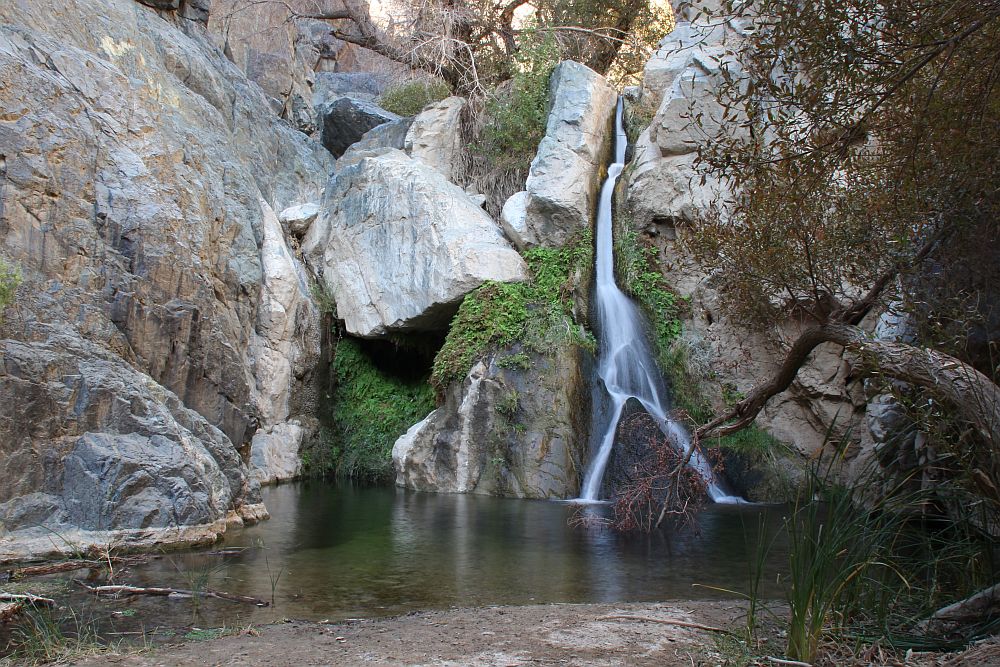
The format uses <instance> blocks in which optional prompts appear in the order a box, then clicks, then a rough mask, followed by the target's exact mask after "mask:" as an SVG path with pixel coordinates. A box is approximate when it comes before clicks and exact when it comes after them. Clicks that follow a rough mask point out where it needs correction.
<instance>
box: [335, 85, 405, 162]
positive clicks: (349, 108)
mask: <svg viewBox="0 0 1000 667" xmlns="http://www.w3.org/2000/svg"><path fill="white" fill-rule="evenodd" d="M317 114H318V116H319V120H318V123H319V127H320V140H321V141H322V143H323V145H324V146H326V148H327V150H328V151H330V153H332V154H333V156H334V157H340V156H341V155H343V154H344V151H346V150H347V149H348V147H349V146H350V145H351V144H353V143H354V142H356V141H358V140H359V139H361V137H362V136H364V134H365V132H367V131H368V130H370V129H372V128H374V127H377V126H379V125H382V124H383V123H390V122H392V121H394V120H399V116H397V115H396V114H394V113H390V112H388V111H386V110H385V109H383V108H382V107H380V106H378V105H376V104H374V103H372V102H366V101H364V100H359V99H354V98H351V97H339V98H337V99H335V100H333V101H331V102H327V103H325V104H323V105H322V106H320V107H319V108H318V110H317Z"/></svg>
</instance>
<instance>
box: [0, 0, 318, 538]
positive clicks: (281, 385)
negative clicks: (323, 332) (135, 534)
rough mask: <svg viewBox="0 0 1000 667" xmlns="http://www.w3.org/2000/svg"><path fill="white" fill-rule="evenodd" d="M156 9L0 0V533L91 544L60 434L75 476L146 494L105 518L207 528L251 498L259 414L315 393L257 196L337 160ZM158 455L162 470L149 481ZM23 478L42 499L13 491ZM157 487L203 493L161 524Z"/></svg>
mask: <svg viewBox="0 0 1000 667" xmlns="http://www.w3.org/2000/svg"><path fill="white" fill-rule="evenodd" d="M173 21H174V17H171V16H161V15H159V14H158V13H157V12H156V11H154V10H152V9H149V8H147V7H143V6H141V5H139V4H136V3H131V2H115V1H111V0H76V1H75V2H73V3H69V4H65V5H61V6H60V10H59V20H58V21H54V20H53V18H52V5H51V3H50V2H48V0H21V1H19V2H18V3H16V4H15V5H12V4H11V3H2V4H0V117H2V118H3V119H4V121H3V122H0V155H2V156H3V158H2V159H0V165H2V166H0V180H2V182H3V183H4V186H3V203H2V218H3V225H2V226H0V256H2V258H3V259H4V260H5V261H6V262H8V263H13V264H16V265H18V266H19V267H20V269H21V272H22V273H23V276H24V285H23V286H22V287H21V289H20V290H19V292H18V299H17V304H16V307H14V308H11V309H8V310H7V312H5V313H4V323H3V328H2V329H0V336H2V337H3V339H2V340H0V394H2V395H3V396H5V397H6V398H7V400H6V401H5V402H4V405H7V406H17V410H18V413H19V414H18V415H17V416H16V417H13V416H12V415H10V414H5V415H2V416H0V461H2V462H3V463H4V465H5V473H6V477H5V480H6V481H5V483H4V484H3V485H0V505H2V514H0V521H3V522H4V523H5V525H6V530H7V531H13V532H11V533H9V534H7V535H5V536H4V537H3V538H0V539H2V540H4V542H3V544H4V547H3V548H0V550H4V549H5V548H6V545H7V544H9V543H19V542H18V540H19V539H20V538H19V537H18V536H19V534H20V531H22V530H27V528H28V527H29V524H30V525H34V526H36V527H37V526H43V527H51V528H52V529H53V530H59V531H60V532H61V533H62V532H64V531H68V530H69V529H70V528H71V527H72V526H74V525H75V526H76V527H77V529H78V530H79V531H80V532H78V533H74V534H75V535H76V536H77V537H79V540H80V541H81V543H84V544H85V543H87V542H88V541H93V542H102V543H106V542H107V541H108V539H109V537H108V535H107V534H106V533H105V532H103V530H102V531H96V532H95V531H94V530H92V525H93V524H87V525H83V524H81V523H79V522H78V518H79V515H78V514H74V513H73V512H69V511H68V510H67V509H66V508H65V507H64V505H65V502H64V501H65V498H66V494H65V493H64V492H63V491H62V490H61V489H62V486H61V485H62V484H63V481H62V480H63V479H64V474H63V470H64V468H65V466H66V465H68V464H67V462H66V457H67V456H69V455H70V452H72V451H74V448H76V451H77V452H78V454H79V456H76V458H75V459H74V461H76V463H73V465H74V466H76V467H75V468H73V470H74V471H75V472H73V474H72V475H71V478H72V479H76V480H79V479H84V478H87V479H90V477H88V476H91V477H93V476H94V475H97V476H98V477H99V476H100V475H102V474H105V473H103V472H99V471H106V474H107V477H102V478H100V481H99V482H95V483H96V484H98V486H99V487H100V488H101V489H103V490H104V491H102V492H107V493H108V494H110V495H109V497H110V498H120V499H122V502H125V499H127V498H128V497H129V496H130V495H131V494H139V495H142V496H143V497H145V498H148V499H151V500H150V504H149V505H148V507H149V508H153V509H150V511H148V512H146V511H145V510H144V509H143V510H141V511H140V510H135V509H134V506H133V508H132V509H127V510H126V509H123V510H122V511H116V510H115V509H114V508H113V507H109V508H107V511H106V512H105V515H106V516H107V517H111V518H109V519H108V521H107V522H105V524H106V525H107V526H111V527H112V529H113V530H121V531H129V530H144V531H145V530H150V531H154V532H155V531H160V533H159V535H160V537H157V538H155V539H167V540H169V539H172V538H171V537H170V535H174V534H175V533H176V531H177V530H180V528H184V527H185V526H187V527H189V528H190V525H189V524H190V523H191V522H201V523H199V525H200V526H202V527H203V528H205V530H206V531H207V532H205V533H203V534H204V535H209V534H210V535H212V536H214V535H215V534H217V533H218V532H219V531H218V530H216V528H217V527H218V526H219V525H220V524H218V522H220V521H221V522H222V524H221V525H222V527H223V528H224V524H225V515H226V513H227V512H230V511H242V510H241V508H246V507H253V506H255V505H256V503H257V500H256V499H255V496H254V492H253V490H252V488H253V487H252V480H251V479H250V476H249V473H248V470H247V466H246V464H245V462H244V459H243V456H244V455H246V454H247V450H248V448H249V446H250V443H251V440H252V437H253V435H254V434H255V433H256V431H257V430H258V428H260V427H264V428H271V427H273V426H276V425H279V424H281V423H284V422H285V421H287V420H289V419H290V418H292V417H295V416H298V415H302V414H305V415H309V414H312V413H313V412H314V411H315V407H314V401H315V398H316V397H315V393H314V389H313V381H312V377H311V376H312V368H313V366H314V365H315V363H316V359H317V358H318V344H317V341H318V335H317V334H316V332H317V331H318V326H319V323H318V314H316V312H315V309H314V308H313V307H312V306H311V304H309V303H308V301H309V292H308V289H307V288H308V285H307V284H306V280H305V277H304V274H303V273H302V267H301V266H300V265H299V264H298V263H297V261H296V260H295V259H294V257H293V256H292V255H291V254H290V253H289V252H288V249H287V248H286V247H285V246H284V238H283V235H282V232H281V228H280V225H279V224H278V223H277V221H276V219H275V217H274V214H273V211H274V210H283V209H285V208H287V207H288V206H290V205H292V204H295V203H298V202H302V201H309V200H313V201H318V200H319V199H320V196H321V192H322V189H323V186H324V184H325V181H326V178H327V176H328V174H329V173H330V171H331V170H332V168H333V160H332V158H331V157H330V155H329V153H328V152H327V151H326V150H325V149H323V147H322V146H320V145H319V144H317V143H315V142H313V141H311V140H309V139H308V138H307V137H305V136H304V135H302V134H301V133H300V132H298V131H296V130H295V129H294V128H293V127H291V126H290V125H289V124H287V123H286V122H285V121H283V120H281V119H279V118H278V116H277V115H276V114H275V113H274V112H273V110H272V109H271V108H270V106H269V103H268V100H267V99H266V97H265V96H264V95H263V94H262V93H261V91H260V89H259V88H258V87H257V86H256V85H254V84H252V83H250V82H249V81H248V80H247V78H246V77H245V76H244V75H243V74H242V73H241V72H240V71H239V70H238V69H237V68H236V67H235V66H234V65H233V64H232V63H231V62H230V61H228V60H227V59H226V58H225V57H224V56H223V55H222V53H221V52H220V51H219V50H218V49H216V48H215V47H214V46H213V45H212V44H211V43H210V42H209V41H208V37H207V36H206V35H205V34H204V31H203V30H201V29H200V28H198V29H197V30H187V31H185V30H182V29H181V28H184V27H185V22H184V21H179V22H177V23H174V22H173ZM95 387H107V388H106V389H102V390H101V391H98V390H97V388H95ZM10 409H12V408H8V410H10ZM24 415H30V417H24ZM85 436H86V440H81V439H82V438H84V437H85ZM98 436H100V437H98ZM104 436H107V437H104ZM178 447H179V448H182V449H183V451H184V452H185V456H186V457H188V459H189V462H190V463H191V465H194V466H195V468H188V467H185V466H180V465H179V464H178V463H177V460H178V454H177V452H178V449H177V448H178ZM115 448H120V450H121V455H120V457H119V458H120V460H121V461H122V464H121V465H122V466H124V467H123V468H120V469H118V468H115V467H114V466H110V465H105V463H104V462H107V461H110V460H112V459H114V458H115V456H114V455H113V454H109V453H108V452H113V451H115ZM158 448H162V450H163V452H162V455H161V454H156V455H151V454H150V452H151V451H153V450H156V449H158ZM206 452H207V453H206ZM210 461H211V462H214V463H210ZM84 463H86V465H85V466H84ZM81 466H83V467H81ZM144 466H145V467H144ZM213 466H214V467H215V468H216V469H217V470H214V469H213ZM126 468H127V470H126ZM115 470H118V472H115ZM143 470H144V471H145V472H143ZM87 471H89V472H87ZM95 471H98V472H95ZM164 471H171V472H169V474H168V477H169V476H173V477H176V479H177V480H178V481H177V484H176V485H174V486H170V485H162V484H160V483H159V482H156V481H153V482H149V484H147V476H148V479H150V480H157V479H158V478H159V477H161V476H163V475H165V474H167V473H166V472H164ZM220 474H221V475H222V477H224V478H225V479H226V480H227V484H226V485H220V484H218V483H217V482H216V481H215V480H217V479H218V475H220ZM74 475H75V477H74ZM80 475H83V477H80ZM95 479H96V478H95ZM134 480H140V482H141V483H140V482H136V481H134ZM73 484H74V485H75V484H76V482H73ZM74 488H76V487H75V486H74ZM185 489H189V490H185ZM190 489H195V490H194V491H190ZM39 493H40V494H43V495H47V496H52V497H53V498H56V499H55V500H51V499H49V500H51V502H49V500H46V501H45V502H42V503H32V502H28V501H26V500H24V499H26V498H32V497H36V496H35V495H34V494H39ZM191 494H194V495H191ZM59 498H62V499H63V500H59ZM185 498H187V500H185ZM192 498H194V499H195V500H191V499H192ZM171 499H172V500H173V501H176V502H177V503H179V504H182V505H184V506H185V507H190V508H193V507H198V508H201V509H198V510H197V511H194V510H193V509H192V510H190V511H187V510H185V511H184V512H178V513H175V514H174V515H173V519H171V521H173V523H172V524H169V523H164V521H165V519H162V517H164V516H166V515H165V514H164V513H163V512H162V511H160V510H155V508H163V507H166V505H167V504H168V502H170V501H171ZM129 502H131V501H129ZM137 502H138V501H137ZM143 502H145V501H143ZM25 507H30V511H29V510H27V509H25ZM143 507H146V506H145V505H143ZM17 508H20V509H17ZM154 510H155V511H154ZM102 511H104V510H102ZM158 512H159V513H158ZM28 516H30V520H29V519H27V518H25V517H28ZM18 517H20V518H18ZM151 517H152V518H151ZM155 517H160V518H155ZM74 522H77V523H74ZM109 522H110V523H109ZM206 522H207V523H206ZM40 529H41V528H40ZM185 530H186V528H185ZM192 530H193V529H192ZM199 530H200V529H199ZM219 530H221V528H220V529H219ZM165 531H166V532H165ZM169 531H174V532H169ZM177 534H179V533H177ZM151 539H153V538H151ZM178 539H183V538H178ZM48 547H49V548H51V544H50V543H48Z"/></svg>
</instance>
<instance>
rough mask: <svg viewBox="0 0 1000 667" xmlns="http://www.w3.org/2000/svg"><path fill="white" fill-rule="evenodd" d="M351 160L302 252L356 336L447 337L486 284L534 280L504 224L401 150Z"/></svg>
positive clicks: (359, 155)
mask: <svg viewBox="0 0 1000 667" xmlns="http://www.w3.org/2000/svg"><path fill="white" fill-rule="evenodd" d="M352 155H353V157H352V159H351V160H342V164H341V165H340V166H339V167H338V170H337V172H336V174H335V175H334V176H333V178H332V179H331V180H330V183H329V184H328V185H327V189H326V195H325V196H324V199H323V212H322V213H321V214H320V217H319V219H318V220H317V221H316V222H315V223H313V225H312V228H311V229H310V231H309V234H308V235H307V236H306V238H305V240H304V243H303V251H304V252H305V253H306V254H307V255H308V256H310V257H311V261H312V262H313V264H314V265H315V266H316V267H318V271H317V273H321V274H322V276H323V282H324V284H325V286H326V288H327V289H328V290H329V292H330V294H332V295H333V297H334V300H335V301H336V303H337V312H338V315H339V317H341V318H343V320H344V325H345V327H346V328H347V331H348V332H350V333H352V334H354V335H356V336H361V337H365V338H373V337H378V336H383V335H385V334H388V333H391V332H401V331H414V330H441V329H445V328H447V326H448V323H449V322H450V321H451V318H452V316H453V315H454V314H455V311H456V310H457V308H458V305H459V303H460V302H461V301H462V299H463V298H464V297H465V295H466V294H468V293H469V292H471V291H472V290H474V289H475V288H477V287H479V286H480V285H482V284H483V283H484V282H486V281H487V280H496V281H502V282H515V281H521V280H524V279H526V278H527V267H526V265H525V263H524V261H523V260H522V259H521V257H520V255H518V254H517V252H516V251H515V250H514V249H513V248H511V247H510V245H509V244H508V243H507V241H506V240H505V239H504V237H503V234H502V233H501V232H500V229H499V228H498V227H497V224H496V223H495V222H494V221H493V220H492V219H491V218H490V217H489V216H488V215H487V214H486V213H485V212H484V211H483V210H482V209H481V208H480V207H479V205H478V204H477V203H476V202H475V201H473V200H472V199H471V198H470V197H469V195H468V194H466V193H465V191H463V190H462V189H461V188H459V187H458V186H456V185H454V184H452V183H450V182H449V181H448V180H446V179H445V177H444V176H443V175H442V174H441V173H440V172H438V171H437V170H435V169H432V168H431V167H428V166H427V165H425V164H424V163H423V162H420V161H419V160H414V159H413V158H410V157H408V156H407V155H406V154H405V153H403V152H402V151H398V150H394V149H382V150H377V151H370V152H361V153H357V154H352ZM343 163H346V164H343Z"/></svg>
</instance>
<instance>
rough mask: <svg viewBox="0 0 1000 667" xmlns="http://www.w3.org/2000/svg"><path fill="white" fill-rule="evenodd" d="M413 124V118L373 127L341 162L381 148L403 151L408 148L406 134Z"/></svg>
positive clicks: (352, 145)
mask: <svg viewBox="0 0 1000 667" xmlns="http://www.w3.org/2000/svg"><path fill="white" fill-rule="evenodd" d="M411 124H413V119H412V118H400V119H399V120H394V121H392V122H391V123H383V124H382V125H377V126H376V127H373V128H372V129H370V130H368V131H367V132H365V134H364V136H362V137H361V139H359V140H358V141H357V142H355V143H353V144H351V147H350V148H348V149H347V152H345V153H344V154H343V155H342V156H341V160H351V156H352V155H353V154H355V153H363V152H365V151H372V150H376V149H379V148H395V149H397V150H403V148H405V147H406V134H407V132H409V131H410V125H411Z"/></svg>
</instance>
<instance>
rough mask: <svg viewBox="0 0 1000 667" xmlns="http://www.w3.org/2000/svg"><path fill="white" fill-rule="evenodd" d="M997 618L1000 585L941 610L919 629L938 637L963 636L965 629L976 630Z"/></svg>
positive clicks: (999, 612)
mask: <svg viewBox="0 0 1000 667" xmlns="http://www.w3.org/2000/svg"><path fill="white" fill-rule="evenodd" d="M997 617H1000V584H995V585H993V586H990V587H989V588H987V589H986V590H982V591H979V592H978V593H976V594H975V595H972V596H970V597H967V598H965V599H964V600H959V601H958V602H955V603H954V604H950V605H948V606H947V607H944V608H943V609H939V610H938V611H936V612H934V615H933V616H931V617H930V618H928V619H927V620H925V621H923V622H921V623H920V624H919V625H918V626H917V628H918V629H919V630H920V631H921V632H925V633H927V634H930V635H936V636H950V635H961V634H963V633H962V630H963V629H967V628H975V627H976V626H977V625H980V624H982V623H983V622H985V621H988V620H990V619H991V618H997Z"/></svg>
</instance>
